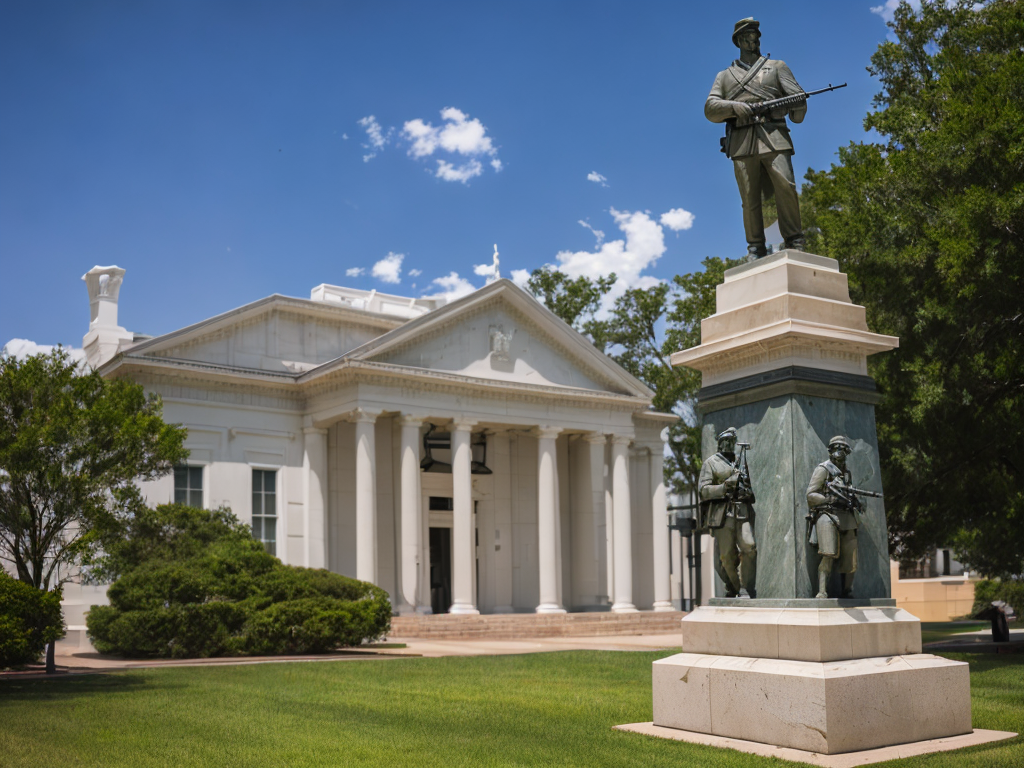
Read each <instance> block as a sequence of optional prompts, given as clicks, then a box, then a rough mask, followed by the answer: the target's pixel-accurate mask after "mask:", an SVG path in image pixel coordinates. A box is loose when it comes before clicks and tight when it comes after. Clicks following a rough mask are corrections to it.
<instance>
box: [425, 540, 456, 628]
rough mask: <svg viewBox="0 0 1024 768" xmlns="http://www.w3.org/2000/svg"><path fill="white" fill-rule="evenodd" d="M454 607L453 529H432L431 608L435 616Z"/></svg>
mask: <svg viewBox="0 0 1024 768" xmlns="http://www.w3.org/2000/svg"><path fill="white" fill-rule="evenodd" d="M451 607H452V529H451V528H431V529H430V608H431V610H433V612H434V613H435V614H437V613H448V609H449V608H451Z"/></svg>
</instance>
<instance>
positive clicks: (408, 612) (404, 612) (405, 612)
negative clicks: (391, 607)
mask: <svg viewBox="0 0 1024 768" xmlns="http://www.w3.org/2000/svg"><path fill="white" fill-rule="evenodd" d="M395 613H397V614H398V615H399V616H415V615H416V614H417V610H416V609H415V608H413V607H412V606H411V605H409V604H408V603H402V604H401V605H399V606H397V607H396V608H395Z"/></svg>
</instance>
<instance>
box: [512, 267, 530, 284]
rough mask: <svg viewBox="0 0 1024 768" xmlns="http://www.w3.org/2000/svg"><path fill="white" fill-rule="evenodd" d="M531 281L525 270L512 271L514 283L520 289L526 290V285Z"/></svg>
mask: <svg viewBox="0 0 1024 768" xmlns="http://www.w3.org/2000/svg"><path fill="white" fill-rule="evenodd" d="M529 279H530V273H529V271H528V270H525V269H513V270H512V282H513V283H515V284H516V285H518V286H519V287H520V288H523V289H525V288H526V283H527V282H528V281H529Z"/></svg>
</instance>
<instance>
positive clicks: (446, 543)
mask: <svg viewBox="0 0 1024 768" xmlns="http://www.w3.org/2000/svg"><path fill="white" fill-rule="evenodd" d="M123 275H124V270H121V269H119V268H117V267H96V268H94V269H92V270H90V272H89V273H88V274H87V275H86V276H85V278H84V279H85V280H86V283H87V285H88V288H89V298H90V304H91V307H92V323H91V324H90V330H89V332H88V334H87V335H86V337H85V349H86V352H87V355H88V358H89V362H90V363H91V364H92V365H93V366H95V367H97V368H98V369H99V370H100V371H101V372H102V373H103V375H104V376H107V377H111V378H117V377H128V378H130V379H132V380H134V381H137V382H139V383H141V384H142V385H143V386H144V387H145V388H146V390H147V391H149V392H154V393H157V394H159V395H161V396H162V398H163V402H164V418H165V420H167V421H169V422H176V423H181V424H184V425H185V426H186V427H187V428H188V439H187V442H186V445H187V447H188V448H189V450H190V451H191V455H190V458H189V463H188V466H187V467H179V468H178V469H176V470H175V472H174V474H173V476H168V477H165V478H162V479H160V480H158V481H155V482H152V483H148V484H147V485H146V488H145V492H146V495H147V499H148V500H149V501H150V502H151V503H154V504H157V503H164V502H169V501H172V500H179V501H187V502H188V503H192V504H201V505H202V506H204V507H218V506H222V505H223V506H227V507H230V508H231V509H232V511H233V512H234V513H235V514H236V515H237V516H238V517H239V518H240V519H241V520H243V521H245V522H247V523H250V524H251V525H252V528H253V534H254V536H256V537H257V538H259V539H260V540H261V541H263V542H264V544H265V546H266V547H267V549H268V550H270V551H272V552H274V553H275V554H276V555H277V556H278V557H280V558H281V559H282V560H283V561H284V562H285V563H289V564H293V565H300V566H308V567H312V568H323V567H326V568H328V569H330V570H332V571H336V572H338V573H343V574H346V575H348V576H354V577H356V578H359V579H364V580H367V581H371V582H373V583H375V584H378V585H380V586H381V587H383V588H384V589H385V590H387V591H388V593H389V594H390V595H391V598H392V603H393V605H394V606H395V608H396V610H397V611H399V612H400V613H416V612H420V613H429V612H431V611H450V612H452V613H465V614H475V613H478V612H482V613H501V612H513V611H516V612H526V611H530V612H532V611H537V612H541V613H545V612H563V611H566V610H612V611H618V612H629V611H635V610H637V609H653V610H671V609H672V602H671V593H670V589H671V587H670V582H669V580H670V576H669V569H670V566H669V558H670V554H669V540H668V530H667V527H666V517H665V507H666V502H665V490H664V485H663V481H662V456H663V449H664V441H663V437H662V432H663V430H664V428H665V427H666V426H667V425H668V424H669V423H671V422H672V421H673V420H674V418H675V417H674V416H672V415H669V414H662V413H655V412H653V411H652V410H651V397H652V392H651V391H650V390H649V389H648V388H647V387H646V386H645V385H644V384H643V383H642V382H640V381H639V380H637V379H636V378H634V377H633V376H631V375H630V374H629V373H627V372H626V371H625V370H624V369H622V368H621V367H620V366H618V365H617V364H616V363H614V362H613V361H612V360H611V359H610V358H608V357H607V356H605V355H603V354H601V353H600V352H599V351H598V350H597V349H595V348H594V346H593V345H592V344H591V343H590V342H589V341H588V340H587V339H586V338H584V337H583V336H581V335H580V334H579V333H577V332H576V331H574V330H573V329H572V328H571V327H569V326H568V325H566V324H565V323H564V322H562V321H561V320H560V319H559V318H558V317H556V316H555V315H554V314H553V313H551V312H550V311H549V310H548V309H547V308H545V307H544V306H543V305H542V304H540V303H539V302H537V301H536V300H535V299H534V298H533V297H532V296H530V295H529V294H528V293H526V292H524V291H523V290H522V289H520V288H519V287H517V286H516V285H515V284H514V283H512V282H510V281H508V280H497V281H495V282H492V283H490V284H489V285H487V286H486V287H484V288H482V289H480V290H478V291H476V292H475V293H472V294H470V295H469V296H466V297H464V298H462V299H459V300H457V301H455V302H452V303H450V304H445V303H444V300H443V299H437V298H420V299H413V298H405V297H399V296H390V295H385V294H381V293H377V292H375V291H358V290H352V289H346V288H340V287H336V286H331V285H320V286H317V287H316V288H314V289H313V290H312V293H311V296H310V298H308V299H299V298H289V297H285V296H279V295H274V296H270V297H268V298H265V299H261V300H259V301H255V302H253V303H251V304H247V305H245V306H243V307H239V308H238V309H235V310H232V311H230V312H226V313H224V314H221V315H217V316H215V317H211V318H209V319H204V320H202V321H200V322H197V323H195V324H194V325H190V326H188V327H187V328H182V329H181V330H178V331H174V332H172V333H168V334H165V335H163V336H158V337H156V338H148V337H138V336H134V335H133V334H131V333H129V332H127V331H126V330H125V329H124V328H123V327H121V326H119V325H118V318H117V301H118V293H119V289H120V285H121V281H122V278H123ZM152 298H153V300H159V299H160V294H159V293H155V294H154V296H153V297H152ZM77 599H78V602H79V603H80V604H81V605H79V606H77V607H78V608H80V609H85V608H86V607H87V604H88V603H90V602H93V601H95V600H96V599H99V598H98V597H97V595H96V594H92V595H86V594H82V595H81V596H80V597H79V598H77ZM75 600H76V598H75V597H73V596H72V595H71V594H70V593H69V597H68V601H69V604H68V608H69V609H70V610H69V611H68V623H69V625H73V626H76V625H78V624H76V622H82V619H81V617H80V614H81V610H79V611H78V614H77V615H76V614H75V611H76V606H75V605H74V603H75ZM76 616H77V618H76Z"/></svg>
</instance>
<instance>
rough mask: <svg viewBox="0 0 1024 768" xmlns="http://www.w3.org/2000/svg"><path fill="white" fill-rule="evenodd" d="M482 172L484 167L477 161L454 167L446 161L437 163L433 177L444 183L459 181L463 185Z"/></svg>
mask: <svg viewBox="0 0 1024 768" xmlns="http://www.w3.org/2000/svg"><path fill="white" fill-rule="evenodd" d="M483 172H484V167H483V166H482V165H480V161H479V160H470V161H469V162H468V163H463V164H462V165H460V166H458V167H456V166H454V165H452V164H451V163H449V162H448V161H446V160H438V161H437V173H435V174H434V175H435V176H436V177H437V178H439V179H442V180H444V181H461V182H462V183H463V184H465V183H466V182H467V181H469V180H470V179H472V178H473V177H474V176H479V175H480V174H481V173H483Z"/></svg>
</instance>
